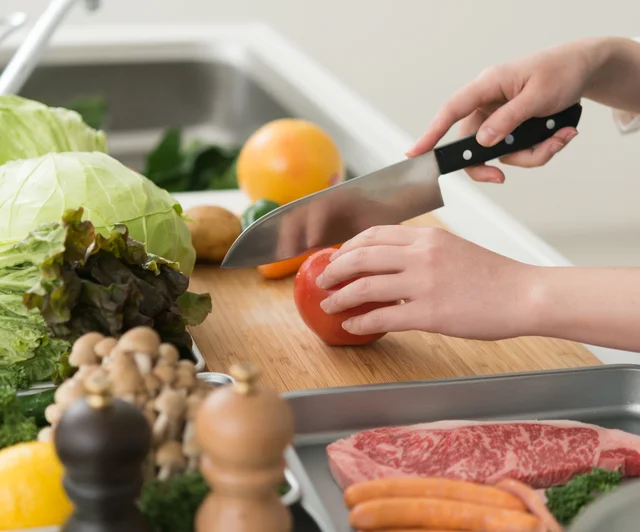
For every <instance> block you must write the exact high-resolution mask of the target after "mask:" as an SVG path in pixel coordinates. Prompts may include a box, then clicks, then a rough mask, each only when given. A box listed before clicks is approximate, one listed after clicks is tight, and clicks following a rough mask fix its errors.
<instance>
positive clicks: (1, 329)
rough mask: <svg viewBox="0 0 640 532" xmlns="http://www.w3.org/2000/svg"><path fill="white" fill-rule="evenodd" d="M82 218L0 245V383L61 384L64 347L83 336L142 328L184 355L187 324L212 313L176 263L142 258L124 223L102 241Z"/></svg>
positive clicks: (74, 214) (65, 368) (73, 214)
mask: <svg viewBox="0 0 640 532" xmlns="http://www.w3.org/2000/svg"><path fill="white" fill-rule="evenodd" d="M82 217H83V210H82V209H81V208H80V209H78V210H75V211H73V210H70V211H67V212H65V214H64V215H63V218H62V223H60V222H58V223H45V224H41V225H40V226H38V227H37V229H35V230H33V231H31V233H30V234H29V236H28V237H27V238H25V239H23V240H21V241H19V242H17V243H13V244H4V245H0V385H5V386H12V387H15V388H25V387H27V386H28V385H29V384H31V383H33V382H35V381H40V380H44V379H47V378H52V379H53V380H54V382H60V381H61V380H63V379H64V378H65V377H67V376H69V374H70V373H71V368H70V367H69V364H68V361H67V355H68V353H69V350H70V348H71V344H72V343H73V342H74V341H75V340H76V339H77V338H78V337H80V336H81V335H83V334H84V333H86V332H89V331H99V332H101V333H103V334H105V335H109V336H114V337H118V336H120V335H121V334H122V333H123V332H124V331H126V330H128V329H130V328H132V327H136V326H138V325H147V326H151V327H153V328H154V329H156V330H157V331H158V333H159V334H160V336H161V337H162V338H163V340H164V341H166V342H171V343H173V344H175V345H176V347H178V348H179V349H180V350H181V351H182V352H185V351H188V350H189V349H190V348H191V345H192V341H191V337H190V336H189V334H188V333H187V331H186V325H196V324H199V323H201V322H202V321H203V320H204V318H205V317H206V316H207V314H208V313H209V312H211V298H210V296H209V295H208V294H207V295H196V294H191V293H189V292H187V288H188V284H189V280H188V278H187V277H186V276H185V275H183V274H182V273H180V271H179V270H178V266H177V264H176V263H174V262H171V261H168V260H166V259H163V258H160V257H157V256H155V255H151V254H149V253H147V252H146V251H145V249H144V246H143V244H141V243H140V242H138V241H136V240H134V239H132V238H130V237H129V235H128V232H127V228H126V226H124V225H116V226H115V227H114V228H113V230H112V231H111V233H110V234H109V236H107V237H104V236H102V235H101V234H100V233H97V232H96V230H95V228H94V226H93V224H92V223H91V222H89V221H82Z"/></svg>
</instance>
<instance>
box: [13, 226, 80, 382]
mask: <svg viewBox="0 0 640 532" xmlns="http://www.w3.org/2000/svg"><path fill="white" fill-rule="evenodd" d="M39 236H40V235H39V234H38V235H37V236H36V237H34V238H31V239H29V240H28V241H22V242H18V243H16V244H4V245H0V386H11V387H15V388H26V387H28V386H29V385H30V384H32V383H33V382H36V381H39V380H43V379H46V378H48V377H50V376H51V375H52V374H54V373H57V372H60V371H62V370H61V368H60V363H61V361H62V359H63V356H64V354H65V353H67V352H68V351H69V349H70V344H69V342H68V341H66V340H63V339H54V338H50V337H49V330H48V327H47V324H46V323H45V321H44V319H43V318H42V316H41V315H40V313H39V312H38V311H37V310H36V311H30V310H28V309H27V308H26V307H25V306H24V303H23V300H22V298H23V296H24V293H25V292H26V291H27V290H29V289H30V288H32V287H33V286H34V284H35V283H36V282H37V281H38V278H39V266H40V264H41V263H42V262H43V261H44V260H45V259H46V257H47V256H48V255H49V254H51V253H57V252H60V247H59V245H60V243H59V241H58V240H59V239H55V238H39Z"/></svg>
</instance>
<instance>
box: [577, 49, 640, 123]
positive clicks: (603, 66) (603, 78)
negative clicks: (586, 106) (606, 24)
mask: <svg viewBox="0 0 640 532" xmlns="http://www.w3.org/2000/svg"><path fill="white" fill-rule="evenodd" d="M584 46H585V49H586V51H587V55H588V57H589V61H590V64H591V69H592V75H591V77H590V82H589V83H588V85H587V87H586V92H585V94H584V96H585V98H588V99H590V100H594V101H596V102H599V103H601V104H604V105H606V106H608V107H612V108H614V109H620V110H623V111H631V112H635V113H640V43H638V42H636V41H634V40H632V39H625V38H621V37H606V38H599V39H589V40H586V41H584Z"/></svg>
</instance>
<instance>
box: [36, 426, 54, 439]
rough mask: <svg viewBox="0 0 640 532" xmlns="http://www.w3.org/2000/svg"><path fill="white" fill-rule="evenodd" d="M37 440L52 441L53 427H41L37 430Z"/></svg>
mask: <svg viewBox="0 0 640 532" xmlns="http://www.w3.org/2000/svg"><path fill="white" fill-rule="evenodd" d="M38 441H42V442H50V441H53V429H52V428H51V427H44V428H43V429H40V432H38Z"/></svg>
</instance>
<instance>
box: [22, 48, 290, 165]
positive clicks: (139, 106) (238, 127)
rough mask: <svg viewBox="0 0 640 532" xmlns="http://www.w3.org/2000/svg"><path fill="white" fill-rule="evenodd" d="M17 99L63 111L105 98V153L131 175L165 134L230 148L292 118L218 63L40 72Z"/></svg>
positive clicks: (236, 70) (237, 71)
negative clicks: (80, 100) (170, 131)
mask: <svg viewBox="0 0 640 532" xmlns="http://www.w3.org/2000/svg"><path fill="white" fill-rule="evenodd" d="M20 94H21V95H22V96H25V97H27V98H31V99H34V100H38V101H42V102H45V103H47V104H49V105H61V106H64V105H65V104H67V103H69V101H70V100H72V99H74V98H75V97H78V96H98V95H100V96H104V97H105V98H106V101H107V105H108V107H109V113H108V117H109V119H108V123H107V124H106V128H105V129H106V130H107V132H108V133H109V146H110V152H111V154H112V155H113V156H114V157H117V158H118V159H120V160H121V161H122V162H124V163H125V164H128V165H130V166H132V167H134V168H136V169H141V168H142V163H143V158H144V155H145V154H146V153H148V151H149V149H151V147H152V145H153V144H154V143H155V142H156V141H157V139H158V137H159V135H160V134H161V132H162V131H163V130H164V128H166V127H167V126H180V127H182V128H183V129H184V134H185V136H186V137H198V138H201V139H203V140H206V141H210V142H213V143H216V144H220V145H223V146H228V147H236V146H240V145H241V144H242V143H243V142H244V141H245V140H246V139H247V138H248V136H249V135H251V133H253V132H254V131H255V130H256V129H257V128H258V127H260V126H261V125H263V124H265V123H266V122H268V121H270V120H273V119H276V118H282V117H286V116H291V113H289V112H287V111H286V110H285V109H284V108H283V106H282V105H281V104H280V103H278V102H277V101H276V100H275V99H274V98H273V97H272V96H270V95H269V94H268V93H267V92H266V91H265V90H264V89H263V88H261V87H260V86H259V85H258V84H257V83H256V82H255V81H254V80H253V79H252V77H251V76H250V74H249V73H248V72H247V71H246V69H243V68H242V67H241V66H239V65H237V64H233V63H232V62H225V61H222V60H220V61H190V60H180V61H171V60H167V61H147V62H124V61H120V62H112V63H106V64H105V63H98V64H71V65H68V64H67V65H65V64H61V65H48V66H46V65H45V66H41V67H39V68H37V69H36V70H35V71H34V73H33V76H32V77H31V78H30V79H29V81H28V82H27V83H26V85H25V86H24V88H23V90H22V91H21V93H20Z"/></svg>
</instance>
